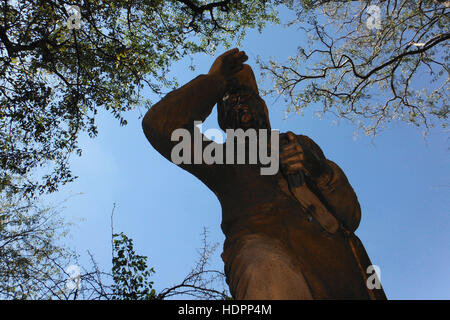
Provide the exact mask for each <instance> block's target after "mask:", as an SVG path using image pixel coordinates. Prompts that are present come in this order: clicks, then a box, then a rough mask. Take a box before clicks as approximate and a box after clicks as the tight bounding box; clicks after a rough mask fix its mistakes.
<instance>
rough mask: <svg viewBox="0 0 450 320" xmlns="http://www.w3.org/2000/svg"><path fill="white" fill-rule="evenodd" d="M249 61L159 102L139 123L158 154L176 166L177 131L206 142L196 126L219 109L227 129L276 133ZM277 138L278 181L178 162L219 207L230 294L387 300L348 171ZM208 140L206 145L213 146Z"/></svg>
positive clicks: (217, 70)
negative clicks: (361, 232) (364, 240)
mask: <svg viewBox="0 0 450 320" xmlns="http://www.w3.org/2000/svg"><path fill="white" fill-rule="evenodd" d="M247 59H248V58H247V56H246V54H245V53H244V52H243V51H239V50H238V49H233V50H230V51H227V52H225V53H224V54H222V55H221V56H219V57H218V58H217V59H216V60H215V62H214V63H213V65H212V67H211V69H210V71H209V72H208V74H206V75H200V76H198V77H196V78H195V79H193V80H192V81H190V82H189V83H187V84H186V85H184V86H182V87H181V88H179V89H177V90H174V91H172V92H170V93H169V94H167V95H166V96H165V97H164V98H163V99H162V100H161V101H160V102H158V103H157V104H155V105H154V106H153V107H152V108H151V109H150V110H149V111H148V112H147V114H146V115H145V117H144V119H143V122H142V125H143V129H144V132H145V135H146V137H147V139H148V140H149V141H150V143H151V144H152V145H153V147H154V148H155V149H156V150H158V152H160V153H161V154H162V155H163V156H164V157H166V158H167V159H169V160H171V152H172V149H173V148H174V146H175V145H176V144H177V143H176V141H172V139H171V137H172V133H173V132H174V131H175V130H176V129H180V128H183V129H185V130H189V132H191V133H192V135H194V134H199V133H198V132H195V131H196V130H199V129H198V128H197V127H195V126H194V121H204V120H205V119H206V118H207V117H208V116H209V114H210V113H211V111H212V109H213V107H214V105H216V104H217V108H218V122H219V126H220V127H221V128H222V129H223V130H227V129H239V128H240V129H243V130H247V129H258V130H261V129H267V130H270V121H269V116H268V110H267V107H266V104H265V102H264V100H262V98H261V97H260V96H259V93H258V87H257V85H256V80H255V77H254V74H253V72H252V69H251V68H250V66H248V65H246V64H244V62H245V61H246V60H247ZM227 139H228V138H227ZM279 139H280V149H279V164H280V169H281V170H279V171H278V172H277V173H276V174H273V175H261V172H260V167H261V165H259V164H245V163H244V164H227V163H222V164H219V163H213V164H206V163H200V164H195V162H194V161H191V162H189V163H181V164H179V165H180V167H182V168H183V169H185V170H187V171H189V172H190V173H192V174H193V175H194V176H196V177H197V178H199V179H200V180H201V181H202V182H203V183H205V184H206V185H207V186H208V187H209V188H210V189H211V190H212V191H213V192H214V193H215V194H216V196H217V198H218V199H219V201H220V203H221V205H222V224H221V227H222V230H223V232H224V234H225V236H226V240H225V243H224V251H223V253H222V258H223V261H224V263H225V274H226V277H227V283H228V285H229V287H230V292H231V294H232V295H233V297H234V298H235V299H385V298H386V297H385V295H384V292H383V289H382V288H381V287H380V286H379V285H377V284H376V283H375V285H373V283H372V282H373V281H372V280H371V279H370V277H371V276H372V277H374V275H373V274H371V273H368V268H369V266H370V265H371V262H370V259H369V257H368V256H367V254H366V251H365V249H364V247H363V245H362V244H361V242H360V240H359V239H358V238H357V237H356V235H355V234H354V231H355V230H356V228H357V227H358V225H359V222H360V218H361V210H360V206H359V203H358V199H357V197H356V195H355V193H354V191H353V188H352V187H351V185H350V184H349V182H348V180H347V178H346V176H345V174H344V172H343V171H342V170H341V169H340V168H339V167H338V166H337V165H336V164H335V163H334V162H332V161H330V160H328V159H326V158H325V156H324V154H323V152H322V150H321V149H320V147H319V146H318V145H317V144H316V143H315V142H314V141H312V140H311V139H310V138H308V137H307V136H303V135H295V134H293V133H292V132H288V133H284V134H280V135H279ZM202 140H203V146H202V147H206V146H208V145H209V144H214V143H216V142H213V141H210V140H208V139H207V138H206V137H203V138H202ZM194 148H195V147H194V146H192V148H191V149H192V150H193V149H194ZM369 270H370V268H369ZM372 273H373V269H372ZM375 277H376V276H375ZM376 280H377V279H375V282H376ZM371 281H372V282H371ZM369 282H370V283H369ZM368 284H372V286H370V285H369V286H368Z"/></svg>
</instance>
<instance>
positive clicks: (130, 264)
mask: <svg viewBox="0 0 450 320" xmlns="http://www.w3.org/2000/svg"><path fill="white" fill-rule="evenodd" d="M112 263H113V268H112V276H113V280H114V284H113V286H112V291H113V295H112V298H113V299H119V300H152V299H156V291H155V290H154V289H153V287H152V286H153V281H150V277H151V275H152V274H153V273H155V270H154V269H153V268H148V267H147V257H145V256H140V255H137V254H136V252H135V251H134V248H133V240H132V239H130V238H128V237H127V236H126V235H125V234H124V233H123V232H121V233H119V234H114V235H113V260H112Z"/></svg>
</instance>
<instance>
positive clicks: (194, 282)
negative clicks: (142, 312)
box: [0, 196, 228, 300]
mask: <svg viewBox="0 0 450 320" xmlns="http://www.w3.org/2000/svg"><path fill="white" fill-rule="evenodd" d="M60 210H61V209H60V208H51V207H43V206H40V205H38V204H37V200H36V199H34V200H29V199H25V198H19V197H17V196H9V197H3V198H0V300H2V299H7V300H12V299H27V300H77V299H83V300H111V299H114V300H153V299H158V300H162V299H167V298H171V297H186V296H190V297H193V298H200V299H227V298H228V293H227V290H226V289H224V288H225V284H224V274H223V272H220V271H216V270H211V269H208V268H207V264H208V261H209V259H210V257H211V255H212V254H213V253H214V252H215V249H216V248H217V244H215V245H210V244H208V242H207V237H206V230H204V232H203V245H202V248H201V250H200V251H199V253H200V257H199V260H198V262H197V263H196V265H195V267H194V268H193V269H192V271H191V272H189V274H188V275H187V276H186V277H185V278H184V279H183V280H182V281H181V282H179V283H178V284H176V285H174V286H172V287H169V288H165V289H163V290H161V291H160V292H159V293H157V292H156V290H155V289H154V288H153V281H151V276H152V275H153V274H154V273H155V270H154V269H153V268H150V267H148V265H147V260H148V259H147V257H146V256H141V255H138V254H136V252H135V249H134V245H133V240H132V239H130V238H129V237H127V236H126V235H125V234H124V233H122V232H121V233H119V234H114V233H113V235H112V269H111V270H110V271H103V270H101V269H100V268H99V267H98V265H97V263H96V261H95V259H94V257H93V255H92V254H91V253H90V252H89V251H88V254H89V257H90V264H89V265H88V266H87V267H85V266H83V264H81V263H80V262H79V256H78V254H77V253H76V252H75V251H74V250H73V249H70V248H68V247H66V246H65V245H64V244H63V240H64V239H65V238H67V235H68V233H69V229H70V226H71V224H69V223H67V222H65V221H64V220H63V219H62V218H61V217H60ZM71 268H72V269H71ZM218 288H222V290H218Z"/></svg>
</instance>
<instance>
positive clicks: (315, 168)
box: [297, 135, 361, 232]
mask: <svg viewBox="0 0 450 320" xmlns="http://www.w3.org/2000/svg"><path fill="white" fill-rule="evenodd" d="M297 137H298V139H299V142H300V145H302V147H303V149H304V152H305V158H306V159H307V162H309V163H310V164H309V166H308V167H309V168H310V170H309V171H310V173H311V174H310V177H309V184H310V186H311V189H313V191H315V193H316V194H317V195H318V196H319V197H320V198H321V199H322V200H323V201H324V202H325V204H326V205H327V207H328V208H329V209H330V210H331V212H333V214H334V215H335V216H336V218H338V219H339V221H340V222H341V223H342V224H343V225H344V227H345V228H346V229H347V230H349V231H351V232H354V231H355V230H356V229H357V228H358V226H359V223H360V221H361V207H360V205H359V201H358V198H357V196H356V194H355V191H354V190H353V188H352V186H351V185H350V183H349V181H348V179H347V177H346V175H345V173H344V171H342V169H341V168H340V167H339V166H338V165H337V164H336V163H334V162H333V161H331V160H328V159H327V158H326V157H325V155H324V154H323V152H322V150H321V149H320V147H319V146H318V145H317V144H316V143H315V142H314V141H313V140H312V139H310V138H309V137H307V136H302V135H298V136H297ZM308 159H309V160H308Z"/></svg>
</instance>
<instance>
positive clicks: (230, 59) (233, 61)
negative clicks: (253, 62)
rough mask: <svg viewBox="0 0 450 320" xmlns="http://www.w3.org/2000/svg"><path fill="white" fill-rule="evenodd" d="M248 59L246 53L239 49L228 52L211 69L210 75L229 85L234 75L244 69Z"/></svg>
mask: <svg viewBox="0 0 450 320" xmlns="http://www.w3.org/2000/svg"><path fill="white" fill-rule="evenodd" d="M247 59H248V57H247V55H246V54H245V52H244V51H239V49H238V48H234V49H231V50H228V51H227V52H225V53H223V54H222V55H220V56H219V57H218V58H217V59H216V60H215V61H214V63H213V65H212V66H211V69H209V72H208V74H210V75H215V76H217V77H218V78H219V79H220V80H221V81H223V82H224V84H225V85H227V83H228V80H230V79H231V78H232V77H233V75H234V74H235V73H237V72H239V71H240V70H242V68H243V64H244V62H245V61H247Z"/></svg>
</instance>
